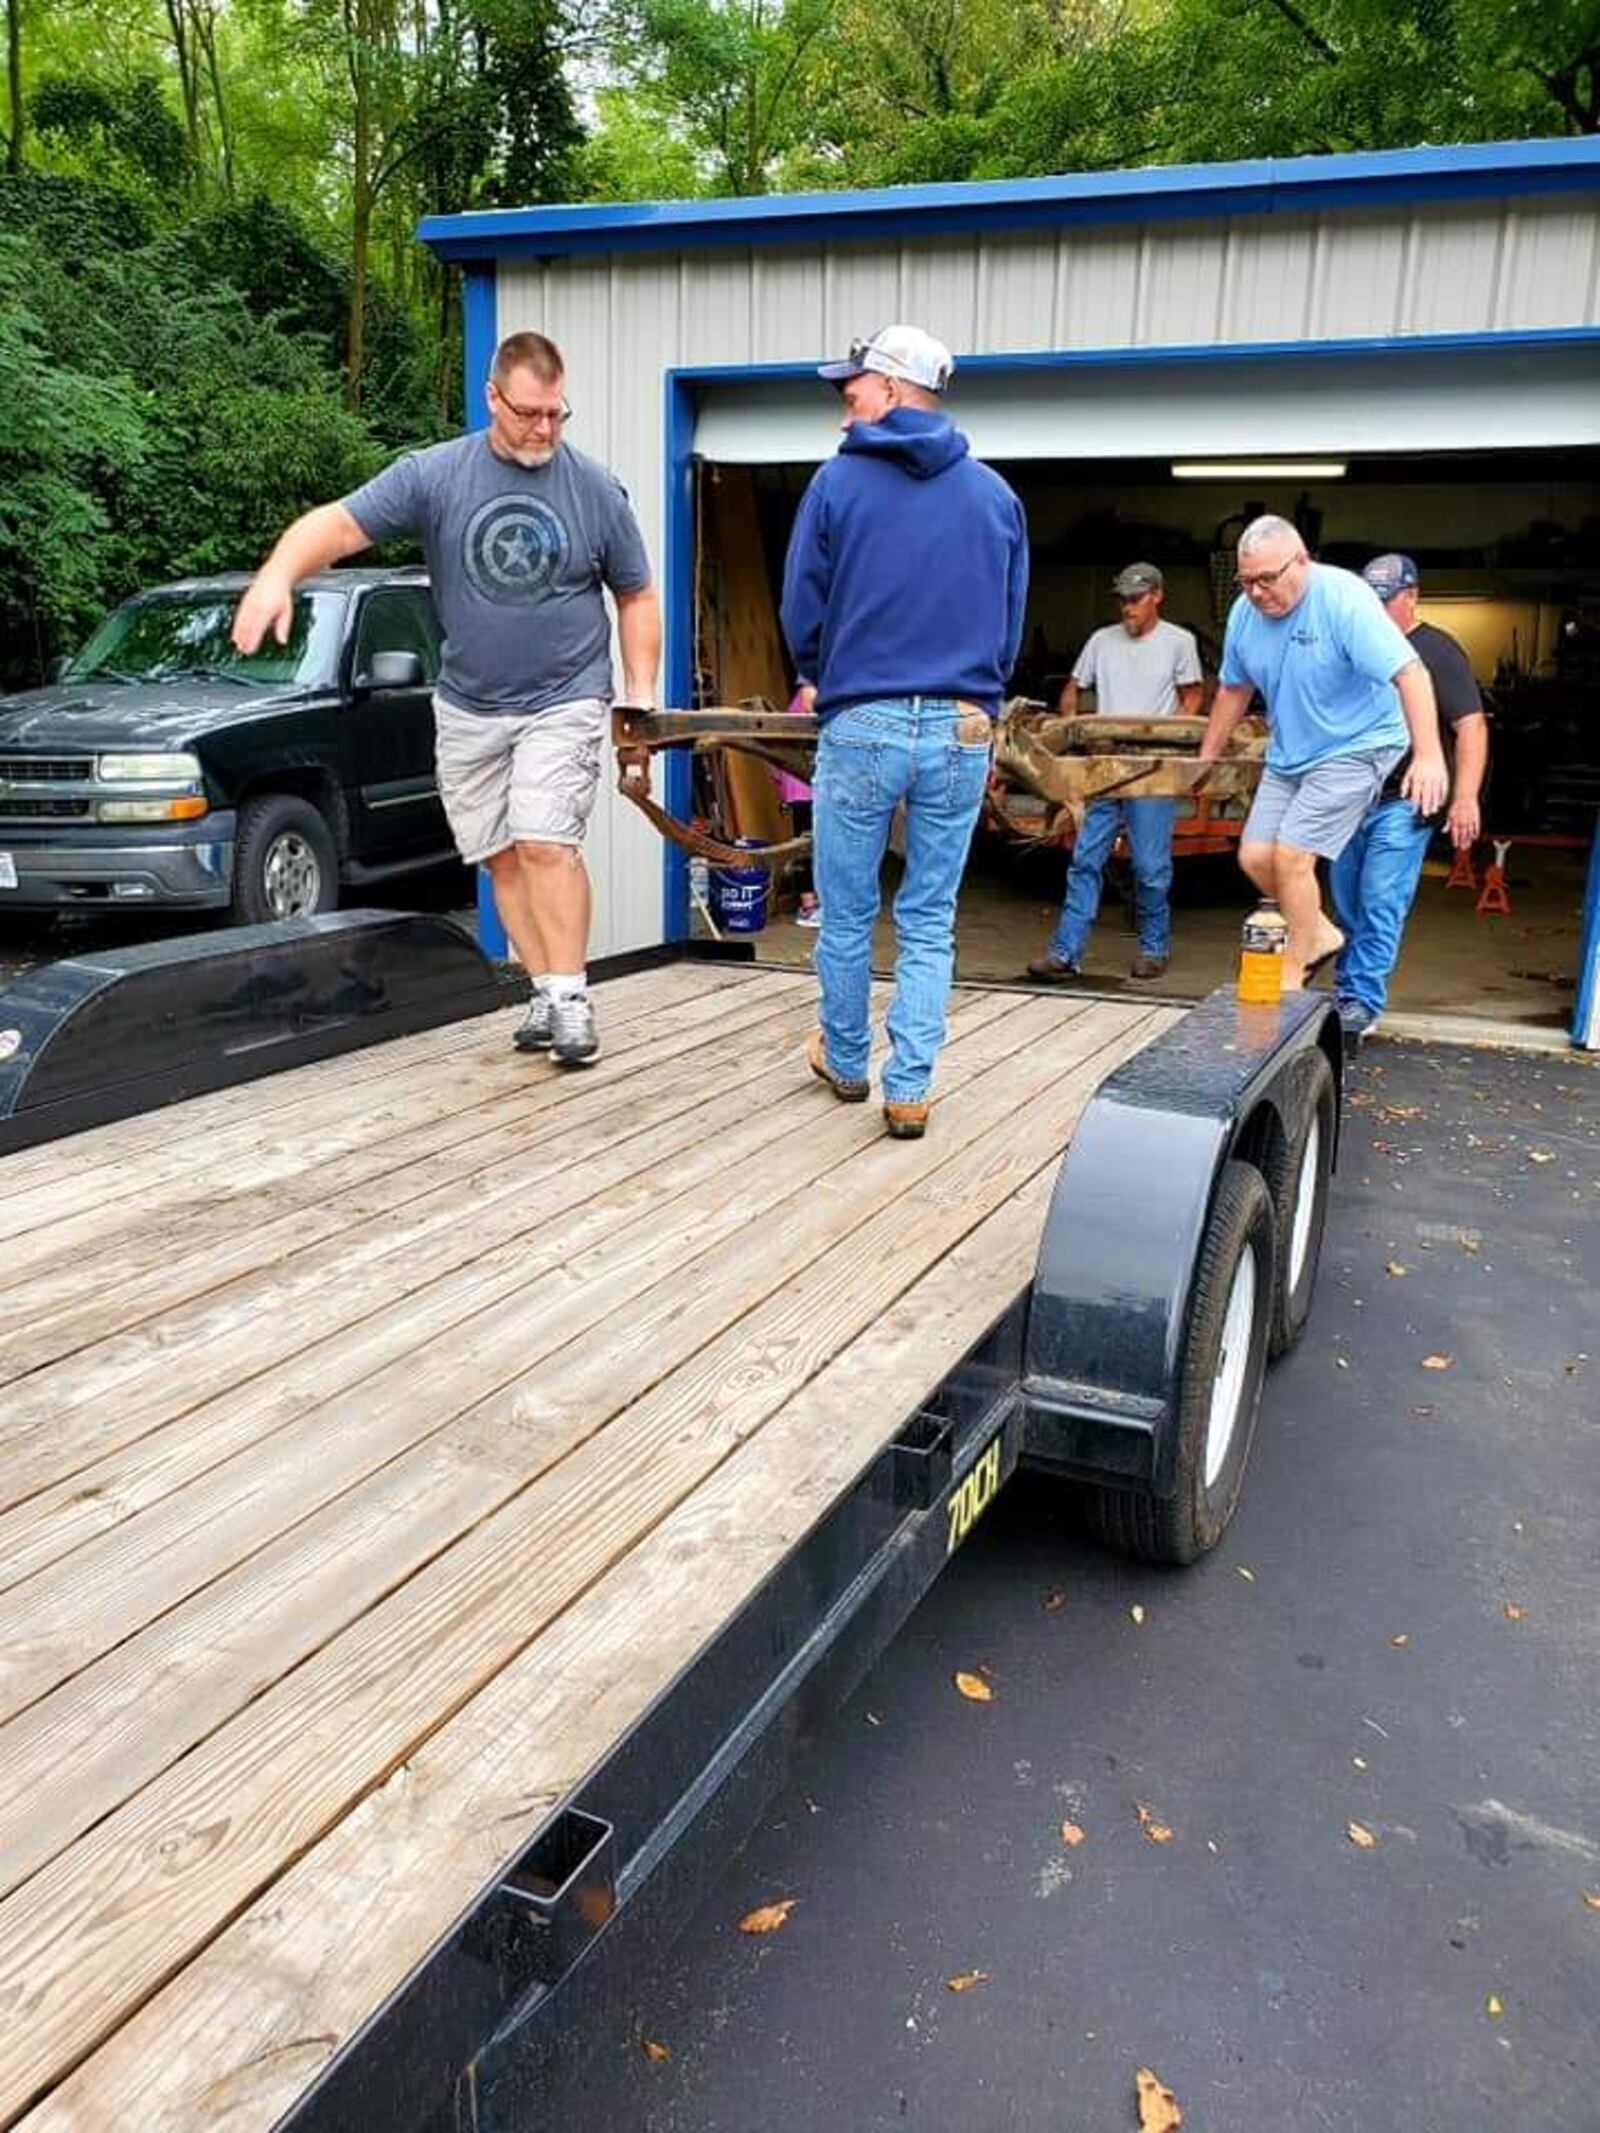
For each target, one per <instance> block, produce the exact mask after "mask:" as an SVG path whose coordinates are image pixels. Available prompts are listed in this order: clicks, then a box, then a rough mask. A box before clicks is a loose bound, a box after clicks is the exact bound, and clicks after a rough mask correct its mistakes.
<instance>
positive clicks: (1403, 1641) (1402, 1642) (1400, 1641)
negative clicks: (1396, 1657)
mask: <svg viewBox="0 0 1600 2133" xmlns="http://www.w3.org/2000/svg"><path fill="white" fill-rule="evenodd" d="M1389 1642H1390V1643H1391V1644H1392V1645H1393V1646H1394V1648H1395V1650H1396V1651H1397V1652H1403V1651H1404V1650H1405V1648H1406V1646H1407V1645H1408V1644H1409V1643H1410V1642H1411V1632H1410V1631H1409V1630H1408V1629H1403V1630H1401V1632H1400V1634H1399V1636H1398V1637H1391V1638H1390V1639H1389Z"/></svg>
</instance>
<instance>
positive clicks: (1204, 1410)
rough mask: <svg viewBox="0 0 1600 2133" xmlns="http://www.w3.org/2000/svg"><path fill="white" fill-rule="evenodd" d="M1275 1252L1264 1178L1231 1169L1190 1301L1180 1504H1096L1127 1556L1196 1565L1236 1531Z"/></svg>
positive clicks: (1244, 1168)
mask: <svg viewBox="0 0 1600 2133" xmlns="http://www.w3.org/2000/svg"><path fill="white" fill-rule="evenodd" d="M1275 1245H1276V1240H1275V1237H1274V1231H1273V1216H1272V1200H1271V1197H1270V1195H1269V1194H1268V1192H1267V1187H1266V1182H1265V1180H1264V1179H1263V1178H1262V1176H1261V1173H1260V1171H1258V1170H1256V1169H1254V1168H1253V1167H1252V1166H1251V1165H1250V1164H1249V1163H1228V1164H1226V1165H1224V1167H1223V1172H1222V1181H1221V1183H1220V1185H1219V1186H1218V1188H1217V1195H1216V1200H1215V1203H1214V1204H1213V1207H1212V1210H1211V1220H1210V1222H1209V1223H1208V1224H1207V1226H1206V1233H1205V1236H1204V1238H1203V1239H1202V1240H1201V1244H1200V1256H1199V1259H1198V1261H1197V1263H1196V1266H1195V1279H1194V1286H1193V1288H1192V1290H1191V1291H1190V1296H1189V1327H1188V1335H1187V1338H1186V1340H1185V1342H1184V1354H1183V1367H1182V1371H1181V1373H1180V1377H1179V1394H1178V1413H1177V1416H1176V1424H1177V1431H1178V1457H1177V1469H1176V1473H1175V1475H1174V1489H1173V1494H1172V1495H1171V1496H1163V1497H1158V1496H1144V1495H1135V1494H1133V1493H1132V1492H1131V1491H1129V1490H1126V1489H1103V1490H1100V1491H1098V1492H1097V1493H1096V1495H1095V1498H1094V1510H1095V1517H1096V1522H1097V1524H1098V1525H1099V1528H1100V1532H1101V1536H1102V1538H1103V1539H1104V1540H1105V1541H1106V1542H1107V1543H1108V1544H1109V1545H1110V1546H1111V1547H1113V1548H1117V1549H1120V1550H1121V1551H1122V1552H1123V1553H1124V1554H1127V1555H1136V1556H1139V1557H1140V1558H1141V1559H1142V1560H1143V1561H1145V1562H1147V1563H1192V1562H1193V1561H1194V1560H1195V1558H1196V1556H1200V1555H1204V1554H1205V1553H1206V1552H1207V1550H1208V1549H1211V1548H1214V1547H1215V1546H1216V1545H1217V1542H1218V1541H1219V1540H1221V1538H1222V1536H1223V1534H1224V1533H1225V1532H1226V1531H1227V1529H1228V1522H1229V1520H1230V1519H1231V1518H1232V1517H1233V1513H1234V1509H1235V1507H1236V1505H1237V1504H1238V1501H1239V1491H1240V1489H1241V1488H1242V1487H1243V1485H1244V1469H1245V1462H1246V1460H1247V1459H1248V1458H1249V1456H1250V1440H1251V1438H1252V1437H1253V1436H1254V1434H1255V1426H1256V1413H1257V1410H1258V1409H1259V1407H1260V1405H1261V1381H1262V1379H1263V1377H1264V1376H1265V1375H1266V1368H1267V1333H1268V1328H1269V1325H1270V1321H1271V1316H1272V1289H1273V1274H1274V1264H1275V1261H1276V1258H1277V1252H1276V1248H1275Z"/></svg>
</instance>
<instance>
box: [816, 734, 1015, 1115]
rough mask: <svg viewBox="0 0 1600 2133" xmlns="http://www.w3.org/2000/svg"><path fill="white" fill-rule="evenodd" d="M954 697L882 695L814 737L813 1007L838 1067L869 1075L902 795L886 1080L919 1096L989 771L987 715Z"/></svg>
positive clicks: (894, 1091)
mask: <svg viewBox="0 0 1600 2133" xmlns="http://www.w3.org/2000/svg"><path fill="white" fill-rule="evenodd" d="M977 715H979V714H974V712H973V711H972V710H971V709H970V708H969V709H967V710H964V711H963V710H959V709H958V708H957V706H956V703H955V701H954V699H952V698H951V697H948V696H901V697H883V698H879V699H877V700H876V701H874V702H871V703H863V704H851V705H850V706H849V707H848V708H847V709H846V710H843V711H836V712H835V713H834V715H833V716H832V717H831V718H830V719H829V720H828V721H827V723H826V724H825V725H824V726H823V728H822V734H821V738H820V739H819V740H818V742H817V770H816V785H815V795H816V798H815V807H816V817H815V824H814V834H815V838H816V844H815V853H814V856H815V863H816V877H817V896H818V899H819V901H820V902H821V905H822V928H821V932H820V933H819V935H818V938H817V952H816V963H817V976H818V979H819V980H820V982H821V987H822V1002H821V1010H820V1020H821V1023H822V1034H823V1040H824V1043H825V1045H826V1049H827V1057H828V1063H829V1065H830V1066H831V1067H832V1068H833V1070H834V1072H835V1073H836V1074H842V1075H846V1076H849V1077H850V1078H852V1079H860V1078H863V1077H864V1076H865V1074H866V1071H867V1055H868V1052H869V1051H870V1049H871V1044H872V1031H871V1026H870V1022H869V1018H868V1004H869V995H870V988H871V983H872V928H873V922H874V921H875V920H876V918H877V916H878V904H879V889H878V876H879V872H880V869H881V867H882V865H883V854H884V847H885V846H886V844H887V843H888V841H889V823H890V819H891V817H892V816H893V814H894V810H895V806H896V804H897V802H899V801H901V800H904V801H905V803H906V861H905V876H904V879H903V880H902V881H901V884H900V887H899V890H898V891H897V892H896V895H895V899H894V930H895V942H896V955H895V966H894V998H893V1000H892V1002H891V1003H890V1007H889V1021H888V1029H889V1061H888V1064H887V1065H886V1066H885V1068H884V1070H883V1093H884V1097H885V1100H886V1101H888V1102H892V1103H916V1102H919V1101H921V1099H922V1098H924V1097H925V1096H926V1095H927V1093H928V1086H929V1083H930V1082H931V1081H932V1079H933V1064H934V1060H935V1059H936V1058H937V1057H938V1053H939V1047H940V1046H941V1045H942V1044H943V1042H944V1035H945V1025H944V1010H945V1002H946V1001H947V1000H948V998H949V996H950V980H951V974H952V971H953V969H954V964H955V913H956V892H957V890H958V889H959V888H960V886H961V876H962V872H963V870H964V869H965V866H966V863H967V851H968V848H969V847H970V845H971V843H972V832H973V829H974V827H975V825H976V823H977V820H978V810H979V807H980V806H981V804H982V801H983V790H984V785H985V782H986V781H987V778H988V773H989V753H990V738H989V731H990V729H989V726H988V721H987V719H985V720H984V733H983V737H982V738H981V739H977V738H974V739H967V740H963V739H960V738H958V735H957V728H958V726H959V727H964V728H967V729H969V730H970V729H973V721H974V718H975V716H977Z"/></svg>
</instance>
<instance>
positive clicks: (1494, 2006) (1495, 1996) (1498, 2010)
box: [1483, 1992, 1506, 2022]
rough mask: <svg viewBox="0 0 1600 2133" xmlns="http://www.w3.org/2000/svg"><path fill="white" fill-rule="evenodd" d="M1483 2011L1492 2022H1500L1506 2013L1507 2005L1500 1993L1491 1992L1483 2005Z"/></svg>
mask: <svg viewBox="0 0 1600 2133" xmlns="http://www.w3.org/2000/svg"><path fill="white" fill-rule="evenodd" d="M1483 2011H1484V2013H1485V2014H1486V2015H1487V2016H1488V2017H1489V2020H1490V2021H1491V2022H1498V2021H1499V2019H1500V2017H1501V2016H1502V2015H1503V2014H1504V2013H1505V2011H1506V2010H1505V2003H1504V2001H1503V2000H1502V1999H1501V1997H1500V1995H1499V1993H1498V1992H1491V1993H1490V1995H1489V1997H1488V1998H1487V1999H1486V2000H1485V2001H1484V2003H1483Z"/></svg>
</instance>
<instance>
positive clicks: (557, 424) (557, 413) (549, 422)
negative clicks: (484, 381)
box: [489, 378, 572, 430]
mask: <svg viewBox="0 0 1600 2133" xmlns="http://www.w3.org/2000/svg"><path fill="white" fill-rule="evenodd" d="M489 389H490V391H491V392H492V393H493V394H494V396H495V398H496V399H497V400H498V401H499V403H500V405H501V406H502V407H503V408H504V409H505V411H506V413H507V414H508V415H511V416H514V417H515V419H516V420H517V421H518V422H527V423H538V424H540V425H541V426H542V427H548V428H550V429H553V430H559V429H564V428H565V427H566V425H567V424H568V423H569V422H570V421H571V420H572V409H571V408H570V407H569V406H568V405H567V403H566V401H565V400H563V401H562V403H561V405H560V406H559V407H518V405H517V403H516V401H515V400H508V399H507V398H506V395H505V394H504V393H503V392H502V391H501V390H500V387H499V386H498V385H496V384H495V382H494V380H493V378H491V379H490V380H489Z"/></svg>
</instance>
